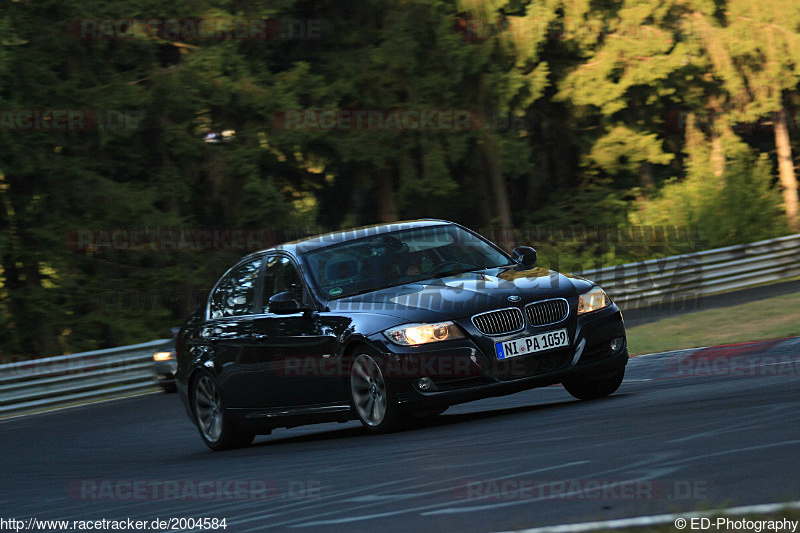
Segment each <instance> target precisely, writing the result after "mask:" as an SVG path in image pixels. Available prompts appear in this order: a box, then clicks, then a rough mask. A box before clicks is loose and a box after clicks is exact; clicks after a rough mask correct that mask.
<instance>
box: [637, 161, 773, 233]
mask: <svg viewBox="0 0 800 533" xmlns="http://www.w3.org/2000/svg"><path fill="white" fill-rule="evenodd" d="M771 174H772V171H771V163H770V161H769V159H768V158H767V156H766V154H762V155H760V156H758V157H755V156H753V155H751V154H749V153H742V154H740V155H739V156H738V157H737V158H736V159H733V160H731V161H729V162H728V164H727V167H726V169H725V175H724V178H716V179H715V178H713V175H712V174H711V173H710V172H707V171H705V170H704V168H703V166H700V167H696V168H695V171H694V172H691V173H689V175H688V176H687V177H686V178H685V179H683V180H678V179H674V180H672V181H669V182H668V183H666V184H665V185H664V187H663V189H662V190H661V191H660V193H659V195H658V196H657V197H656V198H654V199H652V200H648V201H646V202H643V204H642V205H641V206H640V209H639V210H638V211H636V212H634V213H632V214H631V218H632V222H633V223H634V224H645V225H668V224H673V225H676V224H677V225H682V226H689V227H693V228H697V229H698V231H699V233H700V235H701V236H702V238H703V239H704V240H706V241H708V242H709V243H713V246H715V247H718V246H727V245H734V244H743V243H747V242H753V241H757V240H761V239H768V238H772V237H776V236H779V235H781V229H782V224H781V210H780V195H779V194H778V192H777V191H776V190H775V189H774V188H772V187H771V186H770V182H771Z"/></svg>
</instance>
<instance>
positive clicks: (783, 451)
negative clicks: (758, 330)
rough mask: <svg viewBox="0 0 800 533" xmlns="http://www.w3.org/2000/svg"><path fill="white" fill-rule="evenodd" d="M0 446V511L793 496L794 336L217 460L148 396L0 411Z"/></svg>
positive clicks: (463, 515) (443, 524)
mask: <svg viewBox="0 0 800 533" xmlns="http://www.w3.org/2000/svg"><path fill="white" fill-rule="evenodd" d="M0 450H2V480H3V483H2V486H0V509H2V512H0V518H3V519H8V518H16V519H29V518H36V519H59V520H70V521H72V520H100V519H107V520H120V519H126V518H132V519H134V520H146V521H148V522H150V521H152V520H154V519H156V518H158V519H162V520H165V519H168V518H199V517H209V518H220V519H221V518H225V519H226V526H227V527H226V529H224V530H222V529H219V530H220V531H234V532H240V531H262V530H265V529H269V528H279V529H293V530H299V531H322V530H326V531H328V530H338V531H354V530H355V531H370V532H376V531H408V530H420V531H436V530H440V531H449V530H454V531H498V530H508V529H515V528H524V527H534V526H543V525H555V524H563V523H572V522H585V521H593V520H606V519H612V518H622V517H631V516H640V515H650V514H658V513H663V512H681V511H689V510H697V509H708V508H716V507H720V506H734V505H749V504H759V503H772V502H787V501H795V500H800V476H798V475H797V474H798V459H800V338H794V339H787V340H783V341H770V342H765V343H755V344H746V345H741V346H733V347H726V348H715V349H706V350H698V351H685V352H679V353H673V354H662V355H657V356H645V357H638V358H633V359H632V360H631V362H630V364H629V366H628V373H627V376H626V380H625V382H624V383H623V385H622V387H621V388H620V390H619V392H617V393H616V394H615V395H613V396H611V397H609V398H606V399H603V400H598V401H594V402H579V401H575V400H573V399H572V397H571V396H569V395H568V394H567V393H566V392H565V391H564V390H563V389H562V388H561V387H548V388H545V389H539V390H534V391H530V392H526V393H520V394H517V395H514V396H508V397H505V398H496V399H491V400H484V401H480V402H475V403H471V404H465V405H461V406H457V407H453V408H451V409H450V410H449V411H448V412H447V413H445V414H443V415H441V416H439V417H437V418H435V419H433V420H431V421H429V422H426V424H425V425H424V427H423V426H420V427H416V428H414V429H409V430H406V431H403V432H400V433H396V434H392V435H383V436H377V437H372V436H367V435H366V434H364V433H363V431H362V430H361V427H360V426H359V425H358V424H357V423H356V422H350V423H347V424H326V425H319V426H308V427H304V428H296V429H292V430H277V431H276V432H274V433H273V435H271V436H265V437H259V438H258V439H257V440H256V442H255V444H254V445H253V446H251V447H249V448H246V449H242V450H235V451H230V452H222V453H213V452H210V451H208V450H207V449H206V448H205V446H204V445H203V444H202V442H201V440H200V438H199V436H198V435H197V432H196V430H195V429H194V427H193V426H192V424H191V423H190V422H189V420H188V418H187V417H186V416H185V414H184V412H183V408H182V406H181V405H180V402H179V400H178V398H177V396H176V395H169V394H163V393H158V394H148V395H145V396H139V397H135V398H129V399H124V400H117V401H111V402H105V403H100V404H95V405H90V406H85V407H79V408H73V409H66V410H61V411H56V412H51V413H45V414H39V415H34V416H29V417H23V418H16V419H11V420H7V421H4V422H0ZM168 496H169V497H168ZM185 525H186V524H185ZM194 530H195V531H197V530H198V529H197V528H195V529H194Z"/></svg>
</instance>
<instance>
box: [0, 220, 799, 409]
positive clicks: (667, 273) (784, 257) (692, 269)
mask: <svg viewBox="0 0 800 533" xmlns="http://www.w3.org/2000/svg"><path fill="white" fill-rule="evenodd" d="M578 274H579V275H581V276H584V277H587V278H589V279H592V280H594V281H596V282H597V283H599V284H600V285H602V286H603V287H604V288H605V289H606V290H607V291H608V292H609V294H610V295H611V297H612V298H613V299H614V301H615V302H616V303H617V305H619V306H620V307H621V308H623V309H632V308H636V307H643V306H647V305H654V304H658V305H662V306H671V308H676V306H679V305H684V306H685V308H690V309H691V308H694V307H695V306H696V304H697V303H698V301H699V299H700V298H701V297H702V296H706V295H711V294H715V293H718V292H723V291H728V290H734V289H743V288H746V287H752V286H754V285H759V284H763V283H768V282H774V281H780V280H784V279H789V278H793V277H796V276H800V234H798V235H790V236H788V237H781V238H778V239H771V240H767V241H760V242H754V243H750V244H742V245H738V246H729V247H727V248H719V249H716V250H708V251H705V252H698V253H693V254H684V255H676V256H672V257H667V258H664V259H653V260H650V261H643V262H641V263H631V264H626V265H619V266H614V267H608V268H601V269H596V270H589V271H586V272H580V273H578ZM169 342H170V341H169V340H167V339H163V340H156V341H152V342H146V343H144V344H136V345H133V346H123V347H121V348H111V349H107V350H95V351H92V352H85V353H78V354H73V355H66V356H60V357H50V358H47V359H35V360H31V361H23V362H19V363H11V364H6V365H0V416H2V415H9V414H19V413H22V412H30V411H35V410H38V409H44V408H49V407H56V406H63V405H69V404H71V403H77V402H83V401H86V400H94V399H99V398H108V397H113V396H118V395H121V394H126V393H134V392H140V391H146V390H150V389H155V387H156V385H155V382H154V380H153V376H152V374H151V372H150V365H151V364H152V355H153V353H154V352H156V351H158V350H159V348H161V347H163V346H165V345H166V344H167V343H169Z"/></svg>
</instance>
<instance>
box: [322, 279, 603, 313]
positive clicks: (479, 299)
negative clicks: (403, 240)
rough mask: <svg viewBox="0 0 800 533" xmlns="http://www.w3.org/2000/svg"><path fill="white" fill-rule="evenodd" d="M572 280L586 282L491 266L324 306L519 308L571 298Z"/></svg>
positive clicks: (348, 308) (445, 309)
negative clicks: (546, 301) (544, 301)
mask: <svg viewBox="0 0 800 533" xmlns="http://www.w3.org/2000/svg"><path fill="white" fill-rule="evenodd" d="M574 282H575V283H579V284H586V285H587V287H588V286H589V285H590V284H589V283H587V282H585V281H583V280H580V279H578V278H574V277H571V276H565V275H564V274H560V273H558V272H555V271H553V270H548V269H545V268H532V269H527V268H525V267H515V268H510V269H509V268H493V269H488V270H481V271H476V272H465V273H461V274H455V275H452V276H447V277H443V278H439V279H427V280H423V281H416V282H413V283H407V284H404V285H399V286H396V287H389V288H386V289H382V290H379V291H374V292H369V293H366V294H360V295H356V296H349V297H345V298H340V299H338V300H332V301H330V302H328V306H329V308H330V309H331V311H342V312H345V311H350V312H367V313H370V312H372V313H381V314H387V315H393V316H397V317H401V318H406V319H409V320H414V321H432V320H440V319H443V318H462V317H467V316H471V315H474V314H476V313H480V312H482V311H486V310H489V309H498V308H503V307H512V306H513V307H518V306H520V305H525V304H528V303H531V302H535V301H539V300H545V299H548V298H570V297H574V296H576V295H577V293H578V290H577V289H576V286H575V284H574ZM582 291H583V289H582V290H581V292H582Z"/></svg>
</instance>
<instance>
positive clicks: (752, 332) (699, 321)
mask: <svg viewBox="0 0 800 533" xmlns="http://www.w3.org/2000/svg"><path fill="white" fill-rule="evenodd" d="M708 298H713V296H709V297H708ZM627 334H628V350H629V353H630V355H641V354H644V353H653V352H665V351H668V350H681V349H684V348H697V347H700V346H712V345H717V344H730V343H734V342H747V341H759V340H767V339H779V338H783V337H793V336H796V335H800V292H796V293H792V294H785V295H783V296H776V297H774V298H767V299H764V300H758V301H755V302H749V303H746V304H741V305H734V306H730V307H723V308H720V309H709V310H707V311H696V312H693V313H687V314H685V315H681V316H676V317H670V318H665V319H663V320H659V321H657V322H651V323H649V324H643V325H641V326H636V327H634V328H629V329H628V331H627Z"/></svg>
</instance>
